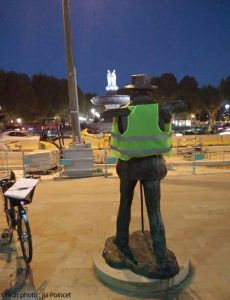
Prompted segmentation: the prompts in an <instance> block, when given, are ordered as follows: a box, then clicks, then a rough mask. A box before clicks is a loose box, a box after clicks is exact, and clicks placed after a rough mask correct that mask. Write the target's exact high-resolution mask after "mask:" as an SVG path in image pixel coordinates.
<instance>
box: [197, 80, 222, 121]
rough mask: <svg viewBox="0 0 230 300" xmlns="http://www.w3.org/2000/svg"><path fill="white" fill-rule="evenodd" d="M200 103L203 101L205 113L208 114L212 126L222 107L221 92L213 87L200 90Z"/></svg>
mask: <svg viewBox="0 0 230 300" xmlns="http://www.w3.org/2000/svg"><path fill="white" fill-rule="evenodd" d="M199 101H201V102H200V103H202V108H203V111H204V112H206V113H207V115H208V119H209V121H210V123H211V124H212V123H213V122H214V121H215V120H216V117H217V114H218V111H219V109H220V106H221V98H220V94H219V90H218V89H217V88H215V87H213V86H211V85H208V86H204V87H202V88H200V90H199Z"/></svg>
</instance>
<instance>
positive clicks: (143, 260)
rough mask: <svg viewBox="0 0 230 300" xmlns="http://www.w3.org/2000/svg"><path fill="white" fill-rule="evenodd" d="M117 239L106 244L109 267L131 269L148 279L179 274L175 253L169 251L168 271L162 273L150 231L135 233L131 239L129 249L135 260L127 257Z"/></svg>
mask: <svg viewBox="0 0 230 300" xmlns="http://www.w3.org/2000/svg"><path fill="white" fill-rule="evenodd" d="M114 240H115V237H109V238H108V239H107V240H106V242H105V248H104V251H103V255H102V256H103V257H104V259H105V261H106V263H107V264H108V265H110V266H111V267H113V268H117V269H125V268H126V269H130V270H132V271H133V272H135V273H137V274H139V275H142V276H146V277H148V278H154V279H156V278H169V277H172V276H174V275H176V274H177V273H178V272H179V266H178V263H177V259H176V256H175V255H174V253H173V252H172V251H171V250H169V249H167V269H166V271H165V272H160V271H159V270H158V269H157V266H156V259H155V254H154V250H153V246H152V239H151V236H150V232H149V231H144V232H142V231H135V232H133V233H132V234H131V235H130V237H129V249H130V252H131V255H132V256H133V259H131V258H129V257H128V256H126V255H125V254H124V253H123V252H121V250H120V249H119V248H118V247H117V245H116V244H115V242H114Z"/></svg>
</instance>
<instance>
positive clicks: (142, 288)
mask: <svg viewBox="0 0 230 300" xmlns="http://www.w3.org/2000/svg"><path fill="white" fill-rule="evenodd" d="M151 244H152V241H151V237H150V233H149V232H148V231H145V232H144V233H142V232H141V231H136V232H134V233H132V234H131V235H130V240H129V248H130V250H131V252H132V255H133V257H134V259H135V260H136V263H133V261H132V260H130V259H129V258H127V257H125V255H124V254H123V253H122V252H121V251H120V250H119V249H118V247H117V246H116V244H115V243H114V237H109V238H108V239H107V240H106V243H105V248H104V250H103V254H102V255H99V256H98V257H96V258H95V259H94V269H95V272H96V275H97V277H98V278H99V279H100V280H101V281H102V282H103V283H104V284H105V285H107V286H108V287H110V288H111V289H113V290H115V291H117V292H119V293H121V294H125V295H129V296H136V297H150V296H153V295H154V293H159V292H162V291H166V290H168V289H171V288H173V287H175V286H178V285H179V284H180V283H181V282H183V281H184V280H185V279H186V278H187V276H188V274H189V270H190V264H189V262H187V263H186V264H185V265H184V266H180V268H179V266H178V263H177V260H176V257H175V255H174V253H173V252H172V251H170V250H169V249H167V254H168V268H167V274H166V273H165V274H163V273H161V272H159V271H158V270H157V267H156V263H155V256H154V252H153V249H152V247H151Z"/></svg>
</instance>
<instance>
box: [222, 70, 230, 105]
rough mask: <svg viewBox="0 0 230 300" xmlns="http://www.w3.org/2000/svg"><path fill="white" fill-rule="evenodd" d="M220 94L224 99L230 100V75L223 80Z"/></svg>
mask: <svg viewBox="0 0 230 300" xmlns="http://www.w3.org/2000/svg"><path fill="white" fill-rule="evenodd" d="M220 96H221V99H222V100H230V76H228V77H227V78H226V79H222V80H221V82H220Z"/></svg>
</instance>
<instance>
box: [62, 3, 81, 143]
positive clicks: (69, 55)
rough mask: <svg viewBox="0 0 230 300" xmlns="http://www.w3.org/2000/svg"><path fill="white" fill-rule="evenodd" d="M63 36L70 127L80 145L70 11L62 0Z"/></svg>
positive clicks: (74, 140) (74, 138) (67, 4)
mask: <svg viewBox="0 0 230 300" xmlns="http://www.w3.org/2000/svg"><path fill="white" fill-rule="evenodd" d="M62 9H63V22H64V35H65V49H66V60H67V70H68V91H69V107H70V119H71V127H72V140H73V143H81V142H82V140H81V129H80V121H79V105H78V92H77V76H76V69H75V67H74V60H73V50H72V37H71V31H70V10H69V0H62Z"/></svg>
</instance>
